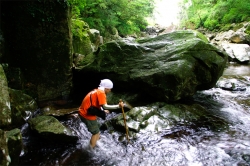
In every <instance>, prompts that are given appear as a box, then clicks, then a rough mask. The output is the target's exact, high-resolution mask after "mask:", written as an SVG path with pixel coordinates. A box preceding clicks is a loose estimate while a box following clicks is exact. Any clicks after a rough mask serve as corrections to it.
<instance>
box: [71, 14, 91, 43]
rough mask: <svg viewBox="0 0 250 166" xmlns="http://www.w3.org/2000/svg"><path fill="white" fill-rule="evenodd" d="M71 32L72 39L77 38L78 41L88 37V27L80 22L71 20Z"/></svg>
mask: <svg viewBox="0 0 250 166" xmlns="http://www.w3.org/2000/svg"><path fill="white" fill-rule="evenodd" d="M71 26H72V27H71V30H72V34H73V38H77V39H79V40H83V39H84V38H86V37H88V33H87V32H88V29H89V26H88V24H86V23H85V22H84V21H82V20H78V19H72V23H71Z"/></svg>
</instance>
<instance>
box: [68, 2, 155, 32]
mask: <svg viewBox="0 0 250 166" xmlns="http://www.w3.org/2000/svg"><path fill="white" fill-rule="evenodd" d="M68 1H69V2H70V4H71V5H72V11H73V18H74V17H78V18H79V19H82V20H83V21H85V22H87V23H88V25H89V26H90V27H91V28H94V29H98V30H99V31H100V32H101V33H102V34H105V32H106V31H109V30H112V29H113V28H116V29H117V30H118V31H119V33H120V34H121V35H127V34H133V33H137V32H140V30H141V29H144V28H145V27H146V26H147V21H146V19H145V18H146V17H148V16H150V15H151V14H152V13H153V9H154V5H153V4H154V0H78V1H77V0H68Z"/></svg>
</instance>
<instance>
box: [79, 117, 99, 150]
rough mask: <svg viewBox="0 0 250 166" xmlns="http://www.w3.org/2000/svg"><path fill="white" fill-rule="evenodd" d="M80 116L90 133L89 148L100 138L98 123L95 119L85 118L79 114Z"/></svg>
mask: <svg viewBox="0 0 250 166" xmlns="http://www.w3.org/2000/svg"><path fill="white" fill-rule="evenodd" d="M80 118H81V120H82V121H83V122H84V123H85V124H86V126H87V128H88V131H89V132H90V133H91V134H92V136H91V138H90V142H89V143H90V146H91V148H94V147H95V146H96V142H97V140H99V139H100V130H99V124H98V123H97V120H87V119H85V118H83V117H81V116H80Z"/></svg>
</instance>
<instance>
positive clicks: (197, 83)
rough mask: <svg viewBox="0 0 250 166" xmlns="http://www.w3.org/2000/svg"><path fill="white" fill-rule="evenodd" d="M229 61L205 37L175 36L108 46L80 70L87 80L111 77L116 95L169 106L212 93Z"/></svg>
mask: <svg viewBox="0 0 250 166" xmlns="http://www.w3.org/2000/svg"><path fill="white" fill-rule="evenodd" d="M226 62H227V54H226V53H225V52H222V51H220V50H219V49H218V48H216V47H214V46H213V45H211V44H209V43H208V41H207V39H206V37H205V36H203V35H202V34H201V33H199V32H197V31H175V32H173V33H168V34H164V35H160V36H157V37H154V38H147V39H141V40H138V41H137V42H134V41H129V40H126V39H123V40H118V41H112V42H109V43H106V44H104V45H102V47H101V51H100V53H99V54H97V55H93V54H90V55H88V56H86V58H84V59H83V60H82V62H79V63H78V64H83V65H82V66H77V67H78V69H80V70H81V71H82V73H83V77H84V74H86V75H91V77H92V78H93V79H98V77H108V78H110V79H111V80H113V82H114V83H115V86H114V88H115V89H117V90H121V91H126V92H135V93H144V94H146V95H145V98H152V99H156V100H158V101H167V102H168V101H176V100H179V99H181V98H184V97H189V96H192V95H193V94H194V93H195V92H196V91H197V90H205V89H209V88H212V87H213V86H214V85H215V84H216V82H217V80H218V79H219V77H220V76H221V75H222V73H223V70H224V67H225V65H226ZM96 73H98V75H97V74H96ZM95 77H96V78H95ZM90 81H91V80H90Z"/></svg>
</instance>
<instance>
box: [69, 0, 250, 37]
mask: <svg viewBox="0 0 250 166" xmlns="http://www.w3.org/2000/svg"><path fill="white" fill-rule="evenodd" d="M69 3H70V5H71V6H72V12H73V15H72V19H79V20H83V21H85V22H86V23H87V24H88V25H89V27H90V28H93V29H98V30H99V31H100V33H101V34H104V36H105V33H106V32H109V33H112V31H114V29H116V30H117V31H118V33H119V35H121V36H126V35H129V34H138V33H139V32H140V31H143V30H144V29H145V28H146V27H147V26H148V22H147V19H146V18H147V17H151V16H152V14H153V12H154V8H155V6H154V4H155V0H69ZM179 6H180V8H181V11H180V13H179V19H180V25H178V26H179V27H180V28H183V27H186V28H191V29H196V28H201V27H203V28H206V29H208V30H228V29H230V26H231V24H232V23H240V22H244V21H250V1H249V0H181V2H180V4H179Z"/></svg>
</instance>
